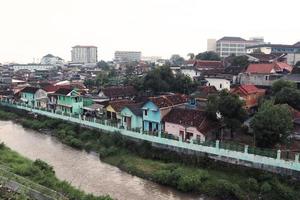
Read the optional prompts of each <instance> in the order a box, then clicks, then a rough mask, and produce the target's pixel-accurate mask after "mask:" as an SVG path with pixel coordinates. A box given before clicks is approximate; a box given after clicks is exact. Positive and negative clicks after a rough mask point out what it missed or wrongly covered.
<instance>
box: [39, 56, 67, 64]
mask: <svg viewBox="0 0 300 200" xmlns="http://www.w3.org/2000/svg"><path fill="white" fill-rule="evenodd" d="M41 64H44V65H54V66H63V65H64V60H63V59H62V58H60V57H58V56H54V55H52V54H47V55H45V56H43V58H42V59H41Z"/></svg>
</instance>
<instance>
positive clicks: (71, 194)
mask: <svg viewBox="0 0 300 200" xmlns="http://www.w3.org/2000/svg"><path fill="white" fill-rule="evenodd" d="M0 164H1V165H3V164H4V165H6V166H8V167H9V168H11V171H12V172H14V173H15V174H18V175H20V176H23V177H25V178H27V179H30V180H32V181H33V182H35V183H38V184H40V185H43V186H46V187H48V188H51V189H53V190H55V191H57V192H59V193H61V194H63V195H64V196H65V197H67V198H68V199H74V200H77V199H82V200H110V199H111V198H110V197H104V196H103V197H95V196H93V195H86V194H84V192H82V191H80V190H77V189H75V188H74V187H72V186H71V185H70V184H69V183H68V182H66V181H60V180H58V179H57V178H56V176H55V172H54V170H53V168H52V167H51V166H49V165H48V164H47V163H45V162H43V161H41V160H36V161H34V162H32V161H30V160H28V159H26V158H23V157H22V156H20V155H19V154H17V153H16V152H13V151H11V150H10V149H9V148H7V147H3V148H0Z"/></svg>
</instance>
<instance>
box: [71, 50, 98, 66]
mask: <svg viewBox="0 0 300 200" xmlns="http://www.w3.org/2000/svg"><path fill="white" fill-rule="evenodd" d="M71 54H72V62H73V63H83V64H88V63H97V61H98V59H97V47H96V46H80V45H77V46H74V47H72V51H71Z"/></svg>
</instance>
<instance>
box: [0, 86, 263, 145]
mask: <svg viewBox="0 0 300 200" xmlns="http://www.w3.org/2000/svg"><path fill="white" fill-rule="evenodd" d="M217 92H218V90H217V89H216V88H215V87H214V86H201V87H199V88H198V89H197V91H196V92H194V93H193V94H191V95H190V96H187V95H184V94H172V93H169V94H163V95H159V96H152V97H139V96H138V95H137V92H136V91H135V89H134V88H133V87H131V86H119V87H116V86H115V87H108V88H105V89H101V90H100V91H98V93H97V94H94V95H91V94H87V93H86V91H85V90H84V89H80V88H76V87H75V86H74V87H71V86H66V85H56V86H53V85H52V86H46V87H44V88H37V87H25V88H24V89H22V90H21V91H19V92H17V93H15V94H10V95H8V94H4V93H2V94H0V99H2V100H6V101H10V102H19V103H23V104H25V105H28V106H31V107H36V108H41V109H45V110H48V111H49V112H56V113H60V114H65V115H77V116H78V115H81V116H82V117H87V118H89V117H92V118H99V119H103V120H107V122H109V123H114V124H116V125H117V126H118V127H120V128H125V129H134V130H137V131H146V132H150V133H153V134H160V133H166V134H170V135H172V136H173V137H176V138H181V139H182V140H183V141H189V140H191V139H197V140H201V141H204V140H206V139H209V138H211V137H213V136H212V134H211V132H212V131H213V130H215V129H218V128H219V126H218V125H216V124H215V123H213V122H211V121H210V120H209V119H208V118H207V117H206V114H205V106H206V102H207V98H208V96H209V95H212V94H217ZM231 92H232V93H234V94H237V95H239V96H240V98H241V99H243V100H244V101H245V109H247V110H249V111H251V109H253V108H255V107H257V105H258V102H259V99H260V98H261V97H262V96H263V95H264V93H265V90H263V89H259V88H257V87H256V86H254V85H243V86H239V87H235V88H233V89H232V90H231Z"/></svg>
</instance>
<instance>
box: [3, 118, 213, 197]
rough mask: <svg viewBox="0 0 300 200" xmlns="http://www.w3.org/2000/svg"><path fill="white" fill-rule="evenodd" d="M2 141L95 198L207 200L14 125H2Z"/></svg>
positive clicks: (5, 123)
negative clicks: (105, 195)
mask: <svg viewBox="0 0 300 200" xmlns="http://www.w3.org/2000/svg"><path fill="white" fill-rule="evenodd" d="M0 141H1V142H4V143H5V144H6V145H7V146H8V147H10V148H11V149H13V150H15V151H17V152H19V153H20V154H21V155H23V156H25V157H27V158H29V159H32V160H35V159H42V160H44V161H46V162H47V163H49V164H50V165H52V166H53V167H54V170H55V172H56V175H57V177H58V178H59V179H61V180H66V181H68V182H70V183H71V184H72V185H74V186H76V187H78V188H80V189H82V190H84V191H86V192H88V193H93V194H95V195H104V194H108V195H110V196H111V197H113V198H115V199H119V200H125V199H126V200H127V199H130V200H148V199H151V200H156V199H162V200H164V199H168V200H179V199H182V200H192V199H199V200H200V199H202V200H204V199H207V198H204V197H202V196H199V195H198V196H195V195H190V194H185V193H181V192H178V191H176V190H174V189H172V188H169V187H165V186H161V185H159V184H156V183H153V182H151V181H147V180H144V179H141V178H138V177H136V176H132V175H130V174H127V173H125V172H122V171H121V170H119V169H118V168H116V167H114V166H111V165H108V164H106V163H103V162H101V161H100V160H99V158H98V156H97V155H94V154H89V153H86V152H84V151H78V150H75V149H72V148H70V147H68V146H66V145H64V144H62V143H60V142H59V141H57V140H56V139H55V138H54V137H51V136H49V135H45V134H39V133H38V132H35V131H32V130H28V129H24V128H23V127H22V126H20V125H18V124H15V123H13V122H10V121H8V122H4V121H0Z"/></svg>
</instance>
